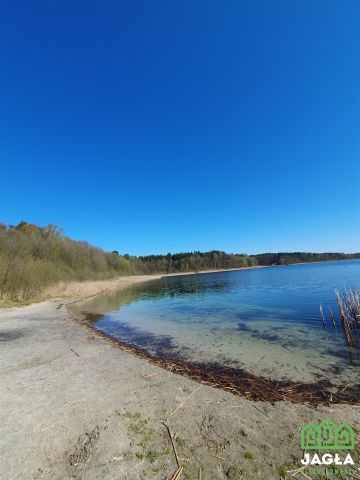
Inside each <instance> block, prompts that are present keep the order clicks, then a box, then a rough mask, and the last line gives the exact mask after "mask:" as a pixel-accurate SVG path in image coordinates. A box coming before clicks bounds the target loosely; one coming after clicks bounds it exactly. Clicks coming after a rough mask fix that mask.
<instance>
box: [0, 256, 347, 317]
mask: <svg viewBox="0 0 360 480" xmlns="http://www.w3.org/2000/svg"><path fill="white" fill-rule="evenodd" d="M351 260H353V259H340V260H323V261H318V262H299V263H289V264H286V265H253V266H251V267H240V268H226V269H214V270H199V271H198V272H196V271H189V272H175V273H155V274H143V275H136V274H135V275H126V276H120V277H115V278H110V279H105V280H85V281H70V282H60V283H58V284H54V285H50V286H48V287H46V288H45V290H44V293H43V295H42V296H40V297H37V298H33V299H31V300H28V301H12V302H6V301H5V300H3V301H0V311H1V310H2V309H6V308H14V307H18V308H20V307H24V306H28V305H33V304H37V303H41V302H44V301H56V300H60V299H70V298H73V299H75V300H74V301H78V300H79V301H80V300H82V299H86V298H91V297H92V296H97V295H102V294H106V293H110V292H112V291H115V290H117V289H118V288H120V289H122V288H123V285H124V284H126V285H127V286H131V285H132V284H136V283H140V282H147V281H151V280H158V279H160V278H166V277H180V276H187V275H202V274H207V273H224V272H234V271H241V270H255V269H262V268H272V267H290V266H295V265H307V264H309V265H312V264H319V263H331V262H342V261H351ZM139 278H142V280H140V281H139ZM129 279H130V280H129ZM125 288H126V287H125ZM77 299H78V300H77Z"/></svg>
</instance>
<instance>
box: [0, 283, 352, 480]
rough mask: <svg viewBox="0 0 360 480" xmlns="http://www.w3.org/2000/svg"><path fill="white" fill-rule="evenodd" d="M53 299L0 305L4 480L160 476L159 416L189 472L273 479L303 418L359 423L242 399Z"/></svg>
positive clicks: (290, 466)
mask: <svg viewBox="0 0 360 480" xmlns="http://www.w3.org/2000/svg"><path fill="white" fill-rule="evenodd" d="M129 278H131V279H132V280H131V281H132V282H135V280H134V278H135V277H129ZM143 280H144V279H143V278H142V279H141V280H140V279H139V281H143ZM123 286H124V287H125V286H127V285H126V282H124V284H123ZM63 303H64V301H60V302H59V301H56V302H55V301H54V302H43V303H39V304H35V305H31V306H27V307H21V308H8V309H3V310H1V311H0V346H1V372H0V378H1V382H0V389H1V396H0V419H1V423H0V459H1V460H0V478H2V479H6V480H7V479H73V478H79V479H86V480H87V479H114V478H117V479H129V480H132V479H134V480H135V479H157V480H158V479H164V480H165V479H170V478H171V476H172V475H173V473H174V472H175V470H176V468H177V464H176V459H175V456H174V454H173V450H172V445H171V442H170V439H169V435H168V432H167V429H166V428H165V426H164V425H163V423H162V422H163V421H164V420H166V419H167V418H168V417H169V416H170V418H168V420H167V424H168V426H169V428H170V431H171V433H172V434H173V435H175V441H174V444H175V448H176V450H177V454H178V458H179V462H180V464H181V465H182V466H183V468H184V472H183V474H182V477H180V478H187V479H199V478H201V479H210V480H212V479H240V478H259V479H265V478H266V479H277V478H280V477H281V475H283V474H284V472H286V471H287V470H295V469H296V468H298V466H299V465H298V464H299V460H300V458H301V455H302V451H301V450H300V448H299V433H298V430H299V428H300V427H301V426H303V425H304V424H306V423H307V422H309V421H312V422H318V421H320V420H323V419H324V418H326V417H330V418H332V419H333V420H334V421H335V422H342V421H346V422H348V423H349V424H350V425H352V426H353V427H355V428H356V429H357V431H359V429H360V417H359V410H360V407H359V406H357V405H341V404H333V405H331V406H326V405H319V406H318V407H314V406H311V405H304V404H294V403H291V402H288V401H277V402H273V403H269V402H262V401H252V400H247V399H245V398H243V397H238V396H235V395H233V394H231V393H229V392H225V391H222V390H219V389H216V388H212V387H210V386H206V385H200V384H199V383H198V382H196V381H193V380H191V379H189V378H186V377H184V376H182V375H177V374H175V373H172V372H170V371H167V370H166V369H163V368H160V367H159V366H157V365H155V364H153V363H150V362H148V361H147V360H146V359H144V358H139V357H138V356H136V355H133V354H131V353H129V352H127V351H125V350H123V349H121V348H117V347H115V346H114V344H113V342H111V341H110V340H108V339H106V338H104V337H102V336H101V335H100V334H97V333H96V332H91V331H90V330H89V329H88V328H87V327H85V326H83V325H81V324H80V323H79V322H77V321H76V320H75V319H74V318H73V317H72V316H71V315H70V314H69V312H68V310H67V307H66V305H64V304H63ZM356 435H357V436H358V433H357V434H356ZM358 441H359V438H357V445H358ZM356 455H357V454H354V455H353V458H354V459H356V460H357V465H356V467H358V466H359V464H358V458H357V457H356ZM292 478H304V477H302V476H301V475H298V476H297V475H295V476H293V477H292Z"/></svg>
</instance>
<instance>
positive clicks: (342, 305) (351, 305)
mask: <svg viewBox="0 0 360 480" xmlns="http://www.w3.org/2000/svg"><path fill="white" fill-rule="evenodd" d="M335 295H336V298H337V303H338V308H339V316H340V323H341V326H342V328H343V331H344V334H345V337H346V340H347V341H348V343H349V345H351V346H355V345H356V344H357V343H358V341H359V333H360V289H353V290H345V291H344V292H343V293H342V294H340V293H339V291H338V290H335Z"/></svg>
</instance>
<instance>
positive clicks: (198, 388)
mask: <svg viewBox="0 0 360 480" xmlns="http://www.w3.org/2000/svg"><path fill="white" fill-rule="evenodd" d="M201 387H202V385H199V386H198V387H197V388H195V390H193V391H192V392H191V393H190V395H188V396H187V397H186V398H185V399H184V400H183V401H182V402H181V403H179V405H178V406H177V407H176V408H175V410H174V411H173V412H172V413H170V415H169V416H168V417H167V418H166V419H165V420H164V422H167V421H168V420H169V418H170V417H172V416H173V415H174V414H175V413H176V412H177V411H178V410H180V408H182V407H183V406H184V405H185V403H186V402H187V401H188V400H189V399H190V398H191V397H192V396H193V395H194V393H196V392H197V391H198V390H200V388H201Z"/></svg>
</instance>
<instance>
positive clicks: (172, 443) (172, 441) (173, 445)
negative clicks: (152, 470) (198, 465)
mask: <svg viewBox="0 0 360 480" xmlns="http://www.w3.org/2000/svg"><path fill="white" fill-rule="evenodd" d="M161 423H162V424H163V425H164V426H165V428H166V430H167V431H168V434H169V437H170V441H171V445H172V448H173V452H174V455H175V459H176V463H177V466H178V467H179V468H180V462H179V457H178V454H177V451H176V448H175V444H174V440H173V437H172V435H171V432H170V428H169V427H168V425H166V423H165V422H161Z"/></svg>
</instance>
